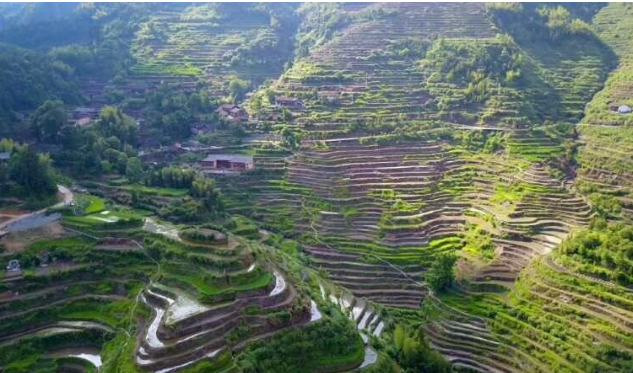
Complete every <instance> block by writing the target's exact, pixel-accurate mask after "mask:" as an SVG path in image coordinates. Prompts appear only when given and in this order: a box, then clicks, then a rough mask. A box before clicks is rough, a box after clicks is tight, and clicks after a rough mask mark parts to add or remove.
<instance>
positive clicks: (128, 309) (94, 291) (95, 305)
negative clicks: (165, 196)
mask: <svg viewBox="0 0 633 373" xmlns="http://www.w3.org/2000/svg"><path fill="white" fill-rule="evenodd" d="M80 199H81V200H82V201H83V200H86V201H87V203H86V204H84V203H83V202H82V203H81V207H78V208H81V209H83V208H85V209H87V210H90V211H93V210H94V211H95V212H93V213H92V214H88V215H83V216H77V215H75V212H64V217H63V221H64V225H65V226H66V229H67V231H68V234H70V235H73V234H74V235H75V236H74V237H70V238H64V239H54V240H48V241H44V242H36V243H35V244H33V245H31V246H30V247H29V248H28V249H27V251H26V252H24V253H22V254H18V256H17V258H19V260H20V261H21V263H22V264H23V267H22V274H23V278H21V279H18V280H16V281H13V282H12V283H5V282H3V283H2V284H0V286H1V287H2V288H1V289H2V290H3V293H2V298H1V299H0V320H2V327H0V335H2V337H1V338H0V350H1V351H3V357H2V358H1V359H0V366H3V367H6V368H7V369H9V371H13V370H15V369H18V368H17V367H25V369H33V370H35V369H44V367H45V366H52V367H57V368H56V369H65V367H69V368H68V369H70V367H72V366H76V365H77V364H79V365H80V366H85V369H87V370H86V371H92V370H91V369H93V368H94V367H96V368H101V370H106V371H109V370H111V369H120V368H121V367H125V369H127V370H128V371H134V372H137V371H139V372H140V371H152V372H172V371H177V370H182V369H184V368H185V367H192V368H193V367H195V366H197V365H198V364H202V365H204V366H205V367H209V364H212V366H213V369H214V371H222V372H226V371H235V369H236V366H235V365H234V361H233V359H232V358H231V351H235V352H238V351H241V350H242V349H244V347H246V346H247V345H248V344H249V343H250V342H251V341H254V340H257V339H261V338H270V337H272V336H273V335H276V334H278V333H280V332H282V331H284V330H289V329H291V328H293V327H302V326H305V325H307V324H308V323H310V324H311V323H313V322H316V321H318V320H320V319H322V318H329V316H323V315H321V314H320V312H319V310H318V308H317V305H316V303H315V302H314V301H311V300H310V298H308V297H307V295H306V287H305V286H304V285H299V286H297V285H296V284H297V282H298V281H297V278H296V277H295V275H294V274H290V272H287V271H286V270H287V268H286V267H284V269H282V268H281V267H280V266H281V263H280V262H279V263H277V264H274V265H273V264H272V263H273V261H272V258H269V256H268V254H263V253H264V251H267V252H269V251H270V250H271V249H270V248H264V247H263V246H259V245H261V244H258V243H257V242H256V241H249V240H248V239H245V238H240V237H239V236H235V235H233V234H231V233H229V232H228V231H225V232H224V233H219V232H218V231H214V230H211V229H209V228H196V227H189V228H183V227H178V226H175V225H172V224H169V223H166V222H159V221H156V220H154V219H155V218H154V219H152V218H146V219H145V222H144V223H142V224H141V225H140V226H139V225H138V224H136V221H137V220H139V221H141V219H139V218H138V216H137V215H135V213H134V212H131V211H127V212H123V211H120V210H116V209H113V207H114V206H113V205H112V204H111V202H110V201H107V202H105V203H104V200H102V199H99V198H97V197H94V196H90V195H82V196H81V198H80ZM84 205H85V206H84ZM104 213H105V214H104ZM114 217H116V219H114ZM235 230H236V232H238V231H239V232H241V233H240V234H244V235H246V230H245V229H244V228H243V227H240V226H238V227H237V228H235ZM211 233H213V237H214V238H213V239H212V240H211V241H205V240H210V238H208V237H211ZM254 233H255V235H257V237H259V234H258V233H257V230H255V231H254ZM249 235H250V233H249ZM254 250H257V252H255V251H254ZM262 250H263V251H262ZM44 253H46V255H47V258H51V260H52V263H50V264H48V265H41V264H38V263H40V262H39V261H36V262H33V261H32V260H30V259H29V258H32V257H37V258H40V257H42V258H43V255H44ZM14 257H16V256H14ZM258 257H259V259H258ZM53 258H54V259H53ZM266 258H268V259H266ZM47 260H48V259H47ZM105 263H107V265H106V264H105ZM192 269H194V270H193V271H192ZM323 291H325V290H323ZM317 293H318V290H317ZM323 294H325V293H323ZM346 299H348V298H346ZM349 299H353V298H349ZM329 302H332V303H333V304H336V305H338V304H339V301H338V298H335V297H333V298H332V300H330V299H329V297H328V298H323V299H322V300H319V303H320V304H329ZM345 302H347V300H346V301H345ZM345 302H343V301H340V306H341V308H340V309H341V312H344V313H345V314H347V313H348V312H351V310H352V308H353V309H354V312H357V311H358V310H357V309H359V310H361V311H362V315H356V314H355V313H354V315H355V316H366V317H367V318H369V316H370V315H371V316H372V317H371V320H365V324H367V325H362V326H359V328H360V329H363V330H366V332H367V333H374V334H375V335H379V334H380V332H381V330H382V328H383V327H384V324H383V323H381V318H380V317H379V316H377V315H374V313H373V308H371V307H370V306H367V307H364V306H363V307H362V309H360V308H359V307H361V306H360V305H361V304H362V303H358V304H357V303H356V302H355V301H354V302H352V303H350V304H347V303H345ZM348 307H350V308H349V310H348V309H347V308H348ZM350 319H351V320H353V321H354V322H355V323H361V319H360V318H359V317H351V316H350ZM137 320H138V321H140V322H139V323H137ZM369 321H371V323H369ZM136 328H138V335H136V333H135V332H134V331H135V329H136ZM136 340H138V344H137V343H134V342H135V341H136ZM15 346H19V348H17V349H16V348H15ZM12 349H13V350H12ZM82 349H88V350H90V351H92V352H90V353H86V354H84V355H82V356H83V357H73V356H74V355H72V354H73V353H74V352H73V351H75V352H77V351H81V350H82ZM361 352H362V351H361ZM42 353H44V355H42ZM78 354H79V352H77V353H76V354H75V355H78ZM371 356H374V357H375V354H373V355H371ZM360 357H361V358H362V355H361V356H360ZM87 361H90V362H91V363H87ZM361 362H362V361H358V362H353V363H354V364H361ZM86 364H87V365H86ZM90 364H93V366H92V368H90V367H91V365H90ZM81 370H82V371H84V369H83V368H82V369H81Z"/></svg>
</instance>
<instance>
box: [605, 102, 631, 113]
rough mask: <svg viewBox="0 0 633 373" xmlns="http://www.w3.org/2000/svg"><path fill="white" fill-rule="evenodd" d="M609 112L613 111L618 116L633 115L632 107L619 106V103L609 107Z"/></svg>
mask: <svg viewBox="0 0 633 373" xmlns="http://www.w3.org/2000/svg"><path fill="white" fill-rule="evenodd" d="M609 110H610V111H613V112H615V113H618V114H629V113H631V107H630V106H628V105H622V104H617V103H613V104H611V105H609Z"/></svg>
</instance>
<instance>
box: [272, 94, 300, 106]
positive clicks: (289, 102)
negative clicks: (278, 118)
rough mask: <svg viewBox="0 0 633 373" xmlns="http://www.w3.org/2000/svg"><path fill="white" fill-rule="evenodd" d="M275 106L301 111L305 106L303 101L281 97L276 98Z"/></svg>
mask: <svg viewBox="0 0 633 373" xmlns="http://www.w3.org/2000/svg"><path fill="white" fill-rule="evenodd" d="M275 106H276V107H280V108H287V109H301V108H303V107H304V106H305V104H304V103H303V101H301V100H300V99H298V98H295V97H285V96H280V97H276V98H275Z"/></svg>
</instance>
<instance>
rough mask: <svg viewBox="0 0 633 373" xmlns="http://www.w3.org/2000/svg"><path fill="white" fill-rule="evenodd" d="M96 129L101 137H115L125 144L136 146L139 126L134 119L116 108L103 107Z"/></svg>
mask: <svg viewBox="0 0 633 373" xmlns="http://www.w3.org/2000/svg"><path fill="white" fill-rule="evenodd" d="M96 128H97V130H98V131H99V133H100V134H101V136H103V137H106V138H107V137H111V136H114V137H116V138H118V139H119V140H120V141H121V143H123V144H135V143H136V141H137V136H138V126H137V125H136V123H135V122H134V120H133V119H132V118H130V117H129V116H127V115H125V114H124V113H123V112H122V111H121V109H118V108H116V107H114V106H104V107H103V110H101V114H100V115H99V120H97V123H96Z"/></svg>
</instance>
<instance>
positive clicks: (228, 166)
mask: <svg viewBox="0 0 633 373" xmlns="http://www.w3.org/2000/svg"><path fill="white" fill-rule="evenodd" d="M200 167H202V168H203V169H205V170H227V171H246V170H252V169H253V157H251V156H248V155H240V154H210V155H208V156H207V157H206V158H205V159H203V160H201V161H200Z"/></svg>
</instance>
